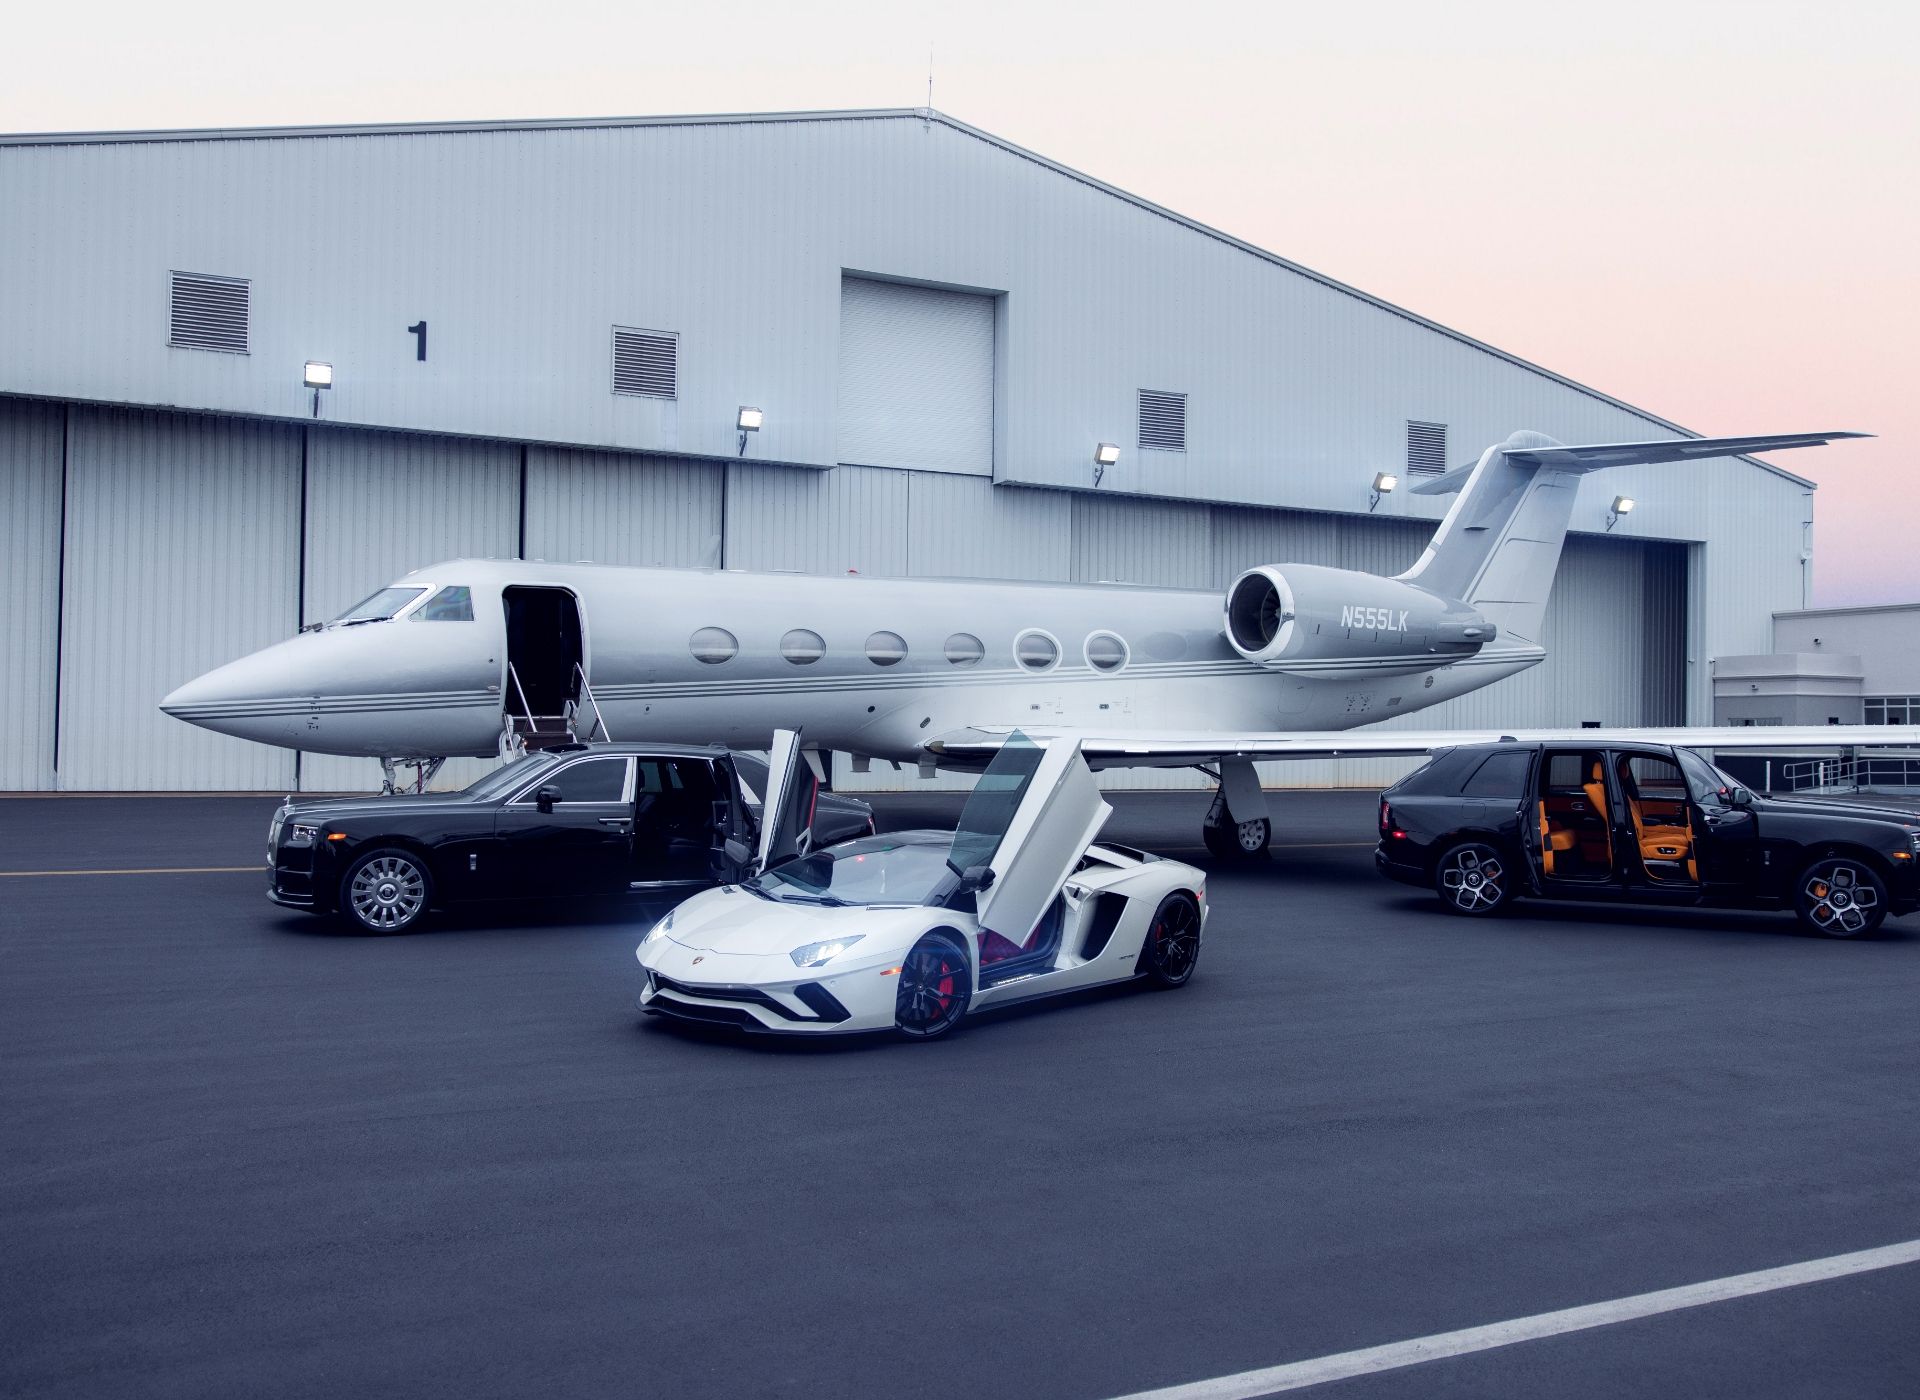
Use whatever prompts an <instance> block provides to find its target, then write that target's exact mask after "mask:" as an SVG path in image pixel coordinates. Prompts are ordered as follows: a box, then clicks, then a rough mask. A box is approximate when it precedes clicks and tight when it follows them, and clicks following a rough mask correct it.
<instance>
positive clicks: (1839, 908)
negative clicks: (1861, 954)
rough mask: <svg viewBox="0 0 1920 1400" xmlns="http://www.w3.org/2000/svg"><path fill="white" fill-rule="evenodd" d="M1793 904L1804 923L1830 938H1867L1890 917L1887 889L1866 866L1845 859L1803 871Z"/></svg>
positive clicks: (1835, 858)
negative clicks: (1888, 913)
mask: <svg viewBox="0 0 1920 1400" xmlns="http://www.w3.org/2000/svg"><path fill="white" fill-rule="evenodd" d="M1793 904H1794V909H1795V911H1796V912H1797V913H1798V914H1799V915H1800V922H1801V924H1802V925H1803V926H1804V927H1806V928H1807V929H1809V930H1811V931H1812V932H1814V933H1818V934H1823V935H1825V936H1826V937H1828V938H1863V937H1865V936H1866V935H1867V934H1869V933H1872V932H1873V931H1874V930H1875V929H1877V928H1879V927H1880V924H1881V922H1882V921H1883V920H1884V919H1885V918H1886V917H1887V887H1886V886H1885V885H1883V884H1882V883H1881V882H1880V877H1879V876H1878V875H1876V874H1874V873H1873V871H1872V870H1870V869H1869V868H1868V867H1867V866H1866V865H1864V864H1863V863H1862V862H1860V861H1857V860H1848V859H1846V858H1845V857H1844V856H1830V857H1828V858H1827V859H1825V860H1816V861H1815V862H1814V863H1813V864H1812V865H1809V866H1808V867H1807V868H1806V869H1805V870H1803V871H1801V872H1800V878H1799V880H1798V881H1797V882H1795V888H1794V895H1793Z"/></svg>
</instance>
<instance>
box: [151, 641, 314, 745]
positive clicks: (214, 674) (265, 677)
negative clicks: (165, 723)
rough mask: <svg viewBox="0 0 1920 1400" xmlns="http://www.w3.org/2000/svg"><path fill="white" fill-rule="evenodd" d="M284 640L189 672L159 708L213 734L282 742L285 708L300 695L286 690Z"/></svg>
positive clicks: (287, 678)
mask: <svg viewBox="0 0 1920 1400" xmlns="http://www.w3.org/2000/svg"><path fill="white" fill-rule="evenodd" d="M285 646H286V643H284V642H282V643H280V644H278V645H276V646H271V647H268V648H267V649H266V650H264V651H256V652H254V653H253V655H251V656H243V657H241V658H240V659H239V660H238V661H229V662H228V663H227V664H226V665H224V666H216V667H215V668H214V669H213V670H211V671H208V672H207V673H206V674H205V675H203V676H196V677H194V678H193V679H192V680H190V681H188V682H187V683H186V684H185V685H183V686H180V687H179V688H177V689H175V690H173V691H171V692H170V693H168V695H167V696H166V697H165V698H164V699H162V700H161V701H160V708H161V710H162V711H164V712H165V713H167V714H170V715H172V716H173V717H174V718H175V719H179V720H185V721H186V722H187V723H188V724H194V725H198V726H199V727H200V728H202V729H211V730H213V731H214V732H215V733H216V734H232V735H234V736H236V737H238V738H242V739H258V740H261V741H263V742H265V743H270V744H271V743H284V742H286V737H285V735H284V733H283V731H284V730H285V729H286V727H287V725H286V720H287V712H288V711H289V710H290V709H292V708H295V707H297V705H298V704H299V701H298V699H297V697H296V696H294V695H291V694H289V693H288V692H289V689H290V688H289V686H288V680H289V676H288V674H287V672H288V667H287V666H286V665H285V663H284V660H283V656H284V653H283V652H282V648H284V647H285Z"/></svg>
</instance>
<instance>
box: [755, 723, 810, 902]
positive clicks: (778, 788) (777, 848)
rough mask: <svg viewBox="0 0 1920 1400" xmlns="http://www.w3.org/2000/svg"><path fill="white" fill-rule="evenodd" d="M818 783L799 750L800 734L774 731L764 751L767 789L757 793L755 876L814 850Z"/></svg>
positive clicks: (788, 731)
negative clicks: (770, 744)
mask: <svg viewBox="0 0 1920 1400" xmlns="http://www.w3.org/2000/svg"><path fill="white" fill-rule="evenodd" d="M819 798H820V780H819V778H818V777H817V776H816V775H815V774H814V771H813V765H812V764H810V763H809V762H808V761H807V756H806V754H804V753H803V752H801V749H800V731H799V730H797V729H776V730H774V731H773V747H772V748H771V749H769V750H768V751H767V790H766V791H765V792H763V793H761V794H760V801H761V803H762V805H761V808H760V844H759V847H758V848H757V849H756V850H755V852H754V862H753V869H754V872H755V873H756V874H757V873H759V872H761V871H764V870H771V869H772V868H773V867H774V866H776V865H779V864H781V863H782V862H784V861H789V860H792V859H794V857H796V856H803V855H806V854H807V852H809V851H811V850H812V849H813V815H814V809H815V807H816V805H817V804H818V802H819Z"/></svg>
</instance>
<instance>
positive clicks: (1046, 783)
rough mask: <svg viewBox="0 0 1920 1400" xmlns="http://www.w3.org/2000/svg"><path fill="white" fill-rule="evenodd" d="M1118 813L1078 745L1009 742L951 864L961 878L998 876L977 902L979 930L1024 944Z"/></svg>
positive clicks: (969, 813)
mask: <svg viewBox="0 0 1920 1400" xmlns="http://www.w3.org/2000/svg"><path fill="white" fill-rule="evenodd" d="M1112 812H1113V808H1112V807H1110V806H1108V805H1107V802H1106V800H1105V799H1104V798H1103V797H1101V796H1100V787H1099V784H1097V783H1096V782H1095V781H1094V777H1093V772H1092V770H1091V769H1089V768H1088V767H1087V764H1086V760H1085V759H1083V758H1081V756H1080V742H1079V740H1077V739H1074V738H1070V737H1060V738H1054V739H1051V740H1049V741H1048V743H1047V746H1046V747H1045V748H1042V747H1040V746H1039V745H1038V744H1036V743H1034V742H1033V740H1031V739H1029V738H1028V737H1027V736H1026V735H1024V734H1021V733H1018V732H1016V733H1014V734H1012V735H1009V736H1008V738H1007V742H1006V743H1005V744H1004V745H1002V746H1001V749H1000V751H999V753H997V754H996V755H994V759H993V762H992V763H991V764H989V765H988V766H987V770H986V771H985V772H984V773H982V774H981V775H980V781H979V782H978V784H976V785H975V787H974V789H973V795H972V796H971V797H969V798H968V799H967V805H966V808H965V810H963V811H962V812H961V814H960V826H959V829H958V830H957V831H955V832H954V836H953V852H952V854H951V855H950V856H949V857H948V860H949V862H950V863H951V864H952V865H953V868H954V869H955V870H956V871H958V872H960V873H961V874H963V875H964V874H966V873H967V872H968V871H969V870H974V871H978V869H979V867H981V866H985V867H987V868H989V869H990V870H991V871H992V872H993V878H992V880H991V882H989V883H988V884H987V885H986V886H985V888H983V889H980V890H979V892H978V893H977V894H976V895H975V897H974V909H975V913H976V915H977V916H978V918H979V921H980V927H981V928H982V929H983V930H986V931H991V932H993V933H997V934H999V935H1000V936H1001V937H1002V938H1004V939H1006V940H1007V941H1008V942H1009V943H1013V944H1016V945H1020V944H1024V943H1025V942H1026V940H1027V938H1028V936H1029V935H1030V934H1031V933H1032V932H1033V930H1034V928H1035V927H1036V926H1038V924H1039V923H1040V920H1041V919H1042V918H1043V917H1044V916H1045V914H1046V912H1047V910H1048V908H1049V907H1050V906H1051V905H1052V903H1053V901H1054V898H1055V896H1057V895H1058V894H1059V893H1060V888H1061V886H1063V885H1065V884H1066V882H1067V879H1068V877H1069V876H1071V875H1072V874H1073V872H1074V870H1075V868H1076V867H1077V866H1078V865H1079V863H1080V857H1081V856H1082V855H1083V854H1084V853H1085V852H1086V849H1087V847H1088V846H1089V845H1090V844H1091V843H1092V841H1093V838H1094V837H1095V836H1097V835H1099V834H1100V828H1101V827H1103V826H1105V825H1106V821H1107V817H1108V816H1109V815H1111V814H1112Z"/></svg>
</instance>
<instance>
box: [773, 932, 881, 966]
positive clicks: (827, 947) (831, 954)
mask: <svg viewBox="0 0 1920 1400" xmlns="http://www.w3.org/2000/svg"><path fill="white" fill-rule="evenodd" d="M865 937H866V935H865V934H864V933H854V934H849V935H848V936H847V937H845V938H829V939H827V940H825V941H824V942H821V943H808V944H806V945H804V946H802V947H799V948H795V949H794V950H793V951H792V952H791V953H789V954H788V955H787V956H788V957H790V958H792V959H793V965H794V966H795V967H818V966H820V965H821V964H822V963H827V962H832V961H833V960H834V959H835V958H837V957H839V956H840V955H841V954H842V953H844V952H846V951H847V949H849V948H851V947H852V946H853V945H854V944H856V943H858V942H859V941H860V940H861V939H863V938H865Z"/></svg>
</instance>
